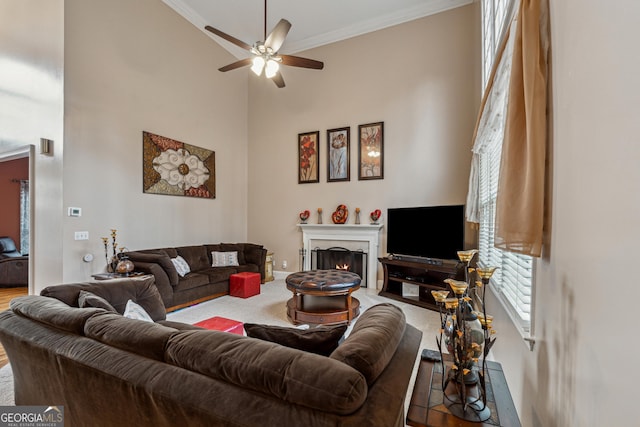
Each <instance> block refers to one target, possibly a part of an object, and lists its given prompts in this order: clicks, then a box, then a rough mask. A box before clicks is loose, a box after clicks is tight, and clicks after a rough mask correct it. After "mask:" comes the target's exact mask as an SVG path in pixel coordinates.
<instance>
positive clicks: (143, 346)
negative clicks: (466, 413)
mask: <svg viewBox="0 0 640 427" xmlns="http://www.w3.org/2000/svg"><path fill="white" fill-rule="evenodd" d="M80 290H88V291H90V292H92V293H93V294H95V295H98V296H100V297H102V298H104V299H106V300H107V301H109V302H110V303H111V305H112V306H113V307H114V308H115V309H116V310H117V311H118V312H122V311H124V306H125V305H126V301H127V300H128V299H132V300H134V301H137V302H138V303H139V304H140V305H141V306H142V307H144V308H145V310H146V311H147V312H148V313H149V314H150V315H151V317H152V318H153V320H154V321H155V323H153V322H144V321H141V320H133V319H128V318H125V317H123V316H121V315H120V314H117V313H114V312H109V311H107V310H105V309H102V308H78V307H77V305H78V296H79V295H80ZM42 295H47V296H42ZM42 295H40V296H25V297H19V298H16V299H14V300H13V301H12V302H11V309H10V310H7V311H5V312H2V313H0V341H1V342H2V345H3V346H4V348H5V349H6V352H7V355H8V357H9V361H10V363H11V366H12V370H13V375H14V389H15V403H16V405H58V406H64V416H65V425H67V426H88V425H91V426H97V427H100V426H123V425H135V426H140V427H144V426H154V427H163V426H166V427H169V426H178V425H184V426H186V425H188V426H190V427H195V426H229V427H231V426H233V427H241V426H247V427H248V426H260V427H270V426H274V427H276V426H277V427H280V426H294V425H304V426H308V427H315V426H317V427H320V426H324V427H326V426H343V427H356V426H369V427H393V426H397V427H401V426H404V402H405V396H406V392H407V387H408V384H409V382H410V378H411V374H412V371H413V367H414V364H415V360H416V357H417V353H418V349H419V346H420V339H421V335H422V334H421V332H420V331H419V330H417V329H416V328H414V327H412V326H411V325H408V324H406V322H405V317H404V314H403V313H402V311H401V310H400V309H399V308H398V307H396V306H393V305H391V304H380V305H378V306H374V307H372V308H370V309H369V310H367V311H365V312H364V313H363V314H362V315H361V316H360V318H359V319H358V320H357V321H356V323H355V325H354V327H353V330H352V331H351V333H350V335H349V336H348V337H347V338H346V339H345V340H344V342H342V344H340V345H339V346H338V347H337V348H336V349H335V350H334V351H333V352H332V353H331V354H330V355H329V356H328V357H327V356H320V355H318V354H314V353H308V352H305V351H302V350H297V349H294V348H289V347H284V346H282V345H279V344H276V343H273V342H268V341H262V340H259V339H255V338H249V337H243V336H239V335H235V334H229V333H226V332H219V331H209V330H204V329H200V328H197V327H195V326H192V325H186V324H181V323H177V322H168V321H166V320H164V319H165V313H164V311H163V307H162V305H163V304H162V301H161V299H160V296H159V294H158V292H157V289H156V288H155V286H154V285H153V281H152V280H151V279H146V280H142V279H137V280H136V279H130V280H122V281H119V282H118V283H93V284H87V283H85V284H69V285H59V286H51V287H48V288H46V289H45V290H43V292H42Z"/></svg>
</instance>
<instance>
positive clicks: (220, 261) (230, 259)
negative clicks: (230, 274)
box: [211, 251, 240, 267]
mask: <svg viewBox="0 0 640 427" xmlns="http://www.w3.org/2000/svg"><path fill="white" fill-rule="evenodd" d="M238 265H240V264H238V252H237V251H232V252H216V251H213V252H211V267H235V266H238Z"/></svg>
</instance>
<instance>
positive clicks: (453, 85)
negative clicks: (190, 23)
mask: <svg viewBox="0 0 640 427" xmlns="http://www.w3.org/2000/svg"><path fill="white" fill-rule="evenodd" d="M294 25H295V24H294ZM291 31H295V27H294V28H292V30H291ZM479 35H480V27H479V5H478V4H472V5H469V6H465V7H462V8H458V9H455V10H451V11H448V12H445V13H441V14H437V15H434V16H431V17H426V18H423V19H419V20H416V21H413V22H409V23H406V24H403V25H399V26H395V27H392V28H388V29H385V30H382V31H377V32H375V33H371V34H367V35H364V36H360V37H356V38H353V39H349V40H346V41H342V42H338V43H334V44H331V45H328V46H324V47H320V48H317V49H313V50H310V51H307V52H303V53H299V54H298V55H300V56H305V57H310V58H313V59H318V60H322V61H324V64H325V68H324V70H322V71H313V70H304V69H297V68H293V67H283V68H282V74H283V76H284V79H285V82H286V84H287V86H286V87H285V88H283V89H278V88H276V86H275V85H274V84H273V83H272V82H270V81H266V80H264V79H259V78H255V77H253V76H252V77H251V78H250V79H249V80H250V85H249V88H250V89H249V94H250V106H249V126H250V129H249V146H250V151H249V238H250V240H253V241H256V242H260V243H262V244H264V245H265V246H266V247H268V248H269V249H270V250H273V251H274V252H275V260H276V263H275V269H276V270H282V261H283V260H287V261H288V268H287V270H289V271H295V270H297V269H299V268H301V266H300V265H299V262H298V259H299V257H298V250H299V248H301V247H302V234H301V233H300V230H299V229H298V228H297V227H296V225H295V224H296V222H297V221H298V217H297V215H298V212H300V211H302V210H304V209H309V210H310V211H311V212H312V216H311V219H310V222H312V223H315V222H316V218H317V215H316V210H317V208H319V207H320V208H322V209H323V211H324V222H330V214H331V212H333V211H334V210H335V209H336V206H337V205H339V204H346V205H347V207H348V208H349V210H350V212H351V214H350V215H351V216H350V218H349V222H352V221H353V215H354V214H353V212H354V210H355V208H356V207H359V208H360V209H361V210H362V212H361V216H362V218H361V219H362V221H368V214H369V212H370V211H372V210H374V209H376V208H379V209H381V210H382V211H383V212H384V214H383V218H382V221H383V222H384V221H385V215H386V209H387V208H389V207H400V206H419V205H440V204H459V203H464V202H465V197H466V193H467V181H468V175H469V167H470V162H471V155H470V147H471V134H472V133H473V127H474V125H475V118H476V114H477V108H478V104H479V98H480V86H479V85H480V83H479V80H480V78H479V76H480V69H479V63H480V60H479V59H480V41H479V40H480V39H479ZM283 51H286V45H285V46H284V47H283ZM377 121H383V122H384V132H385V135H384V138H385V139H384V179H383V180H372V181H358V172H357V170H358V169H357V159H358V156H357V142H358V137H357V132H358V125H359V124H364V123H371V122H377ZM344 126H350V127H351V180H350V181H349V182H331V183H328V182H327V169H326V167H327V143H326V131H327V129H332V128H337V127H344ZM315 130H319V131H320V147H321V149H320V183H317V184H298V175H297V174H298V172H297V156H298V151H297V136H298V133H302V132H307V131H315ZM381 236H382V242H381V251H382V252H384V251H385V249H386V228H385V229H383V232H382V235H381ZM374 256H375V254H374Z"/></svg>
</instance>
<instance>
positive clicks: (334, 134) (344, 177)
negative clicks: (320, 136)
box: [327, 127, 351, 182]
mask: <svg viewBox="0 0 640 427" xmlns="http://www.w3.org/2000/svg"><path fill="white" fill-rule="evenodd" d="M350 133H351V128H349V127H346V128H337V129H329V130H328V131H327V146H328V150H327V182H336V181H349V179H350V175H349V169H350V166H351V163H350V162H349V134H350Z"/></svg>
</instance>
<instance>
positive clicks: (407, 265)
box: [378, 256, 464, 310]
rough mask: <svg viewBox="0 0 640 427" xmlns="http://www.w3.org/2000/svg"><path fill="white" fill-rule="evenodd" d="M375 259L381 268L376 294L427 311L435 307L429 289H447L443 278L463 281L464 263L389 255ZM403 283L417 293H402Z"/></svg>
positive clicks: (435, 308) (403, 291)
mask: <svg viewBox="0 0 640 427" xmlns="http://www.w3.org/2000/svg"><path fill="white" fill-rule="evenodd" d="M378 261H380V262H381V263H382V267H383V269H384V283H383V285H382V290H381V291H380V292H379V293H378V295H381V296H384V297H387V298H391V299H395V300H398V301H402V302H406V303H408V304H412V305H417V306H418V307H423V308H428V309H431V310H438V306H437V305H436V302H435V300H434V299H433V295H431V291H441V290H448V287H447V284H446V283H444V280H445V279H449V278H451V279H456V280H464V264H463V263H461V262H459V261H456V260H448V259H434V258H425V259H420V258H413V257H404V256H403V257H398V256H393V257H391V258H378ZM405 284H407V285H415V286H417V288H418V294H417V295H415V294H413V295H411V294H409V293H406V292H405V289H404V288H405V286H404V285H405Z"/></svg>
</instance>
